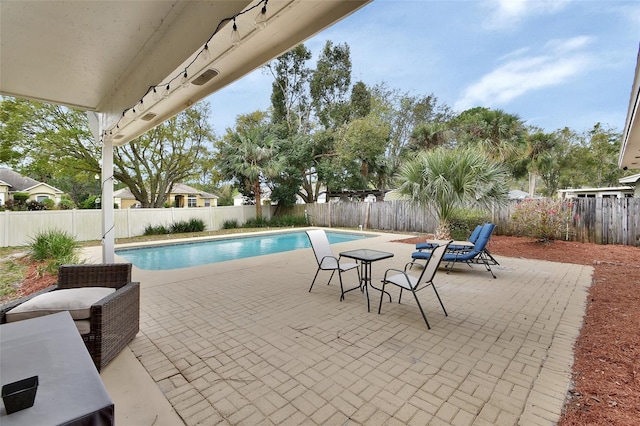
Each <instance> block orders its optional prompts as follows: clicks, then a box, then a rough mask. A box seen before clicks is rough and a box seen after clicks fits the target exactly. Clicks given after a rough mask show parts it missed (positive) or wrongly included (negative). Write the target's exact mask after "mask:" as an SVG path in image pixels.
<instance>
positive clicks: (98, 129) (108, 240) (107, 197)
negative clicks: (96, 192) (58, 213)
mask: <svg viewBox="0 0 640 426" xmlns="http://www.w3.org/2000/svg"><path fill="white" fill-rule="evenodd" d="M87 119H88V120H89V128H90V129H91V133H92V134H93V137H94V138H95V139H96V141H98V143H100V142H101V141H102V170H101V173H102V177H101V178H100V182H101V185H100V187H101V188H102V193H101V194H100V197H101V198H100V210H101V213H102V232H101V234H102V262H104V263H113V262H114V261H115V221H114V214H113V141H112V140H111V138H107V137H105V138H103V137H102V134H103V132H104V129H105V128H106V126H105V119H106V117H105V116H104V115H103V114H99V113H95V112H92V111H88V112H87Z"/></svg>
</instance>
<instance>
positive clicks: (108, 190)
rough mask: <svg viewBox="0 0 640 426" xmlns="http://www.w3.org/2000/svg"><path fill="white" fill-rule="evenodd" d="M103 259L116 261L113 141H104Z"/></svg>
mask: <svg viewBox="0 0 640 426" xmlns="http://www.w3.org/2000/svg"><path fill="white" fill-rule="evenodd" d="M101 182H102V200H101V208H102V261H103V262H104V263H113V262H115V220H114V211H113V141H112V140H111V138H105V140H104V142H103V143H102V179H101Z"/></svg>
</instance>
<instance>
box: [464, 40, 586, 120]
mask: <svg viewBox="0 0 640 426" xmlns="http://www.w3.org/2000/svg"><path fill="white" fill-rule="evenodd" d="M589 41H590V38H589V37H574V38H571V39H566V40H552V41H550V42H548V43H547V45H546V46H545V49H547V50H548V51H547V52H546V53H545V54H540V55H537V56H529V57H523V56H522V55H521V53H523V52H526V51H528V50H527V49H519V50H518V51H516V53H514V54H509V55H505V56H504V58H513V59H510V60H508V61H507V62H505V63H504V64H502V65H500V66H499V67H498V68H496V69H494V70H493V71H491V72H489V73H488V74H486V75H484V76H483V77H482V78H480V80H478V81H477V82H475V83H473V84H471V85H470V86H468V87H467V88H466V90H465V91H464V94H463V95H462V98H461V99H459V100H458V101H457V102H456V104H455V105H454V108H455V109H456V110H458V111H463V110H465V109H468V108H472V107H475V106H478V105H481V106H487V107H495V106H501V105H506V104H508V103H509V102H510V101H512V100H514V99H516V98H518V97H520V96H523V95H524V94H526V93H528V92H530V91H533V90H540V89H543V88H546V87H550V86H555V85H558V84H562V83H565V82H567V81H569V80H570V79H571V78H573V77H575V76H577V75H579V74H580V73H582V72H584V71H585V70H586V69H588V68H589V66H590V64H591V63H592V59H591V56H590V55H589V54H587V53H585V52H584V49H583V48H584V47H585V46H586V45H587V44H588V43H589Z"/></svg>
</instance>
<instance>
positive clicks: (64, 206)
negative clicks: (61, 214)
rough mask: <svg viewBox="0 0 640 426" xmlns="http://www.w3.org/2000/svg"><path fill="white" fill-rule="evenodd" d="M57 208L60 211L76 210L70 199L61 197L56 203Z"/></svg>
mask: <svg viewBox="0 0 640 426" xmlns="http://www.w3.org/2000/svg"><path fill="white" fill-rule="evenodd" d="M58 208H59V209H60V210H73V209H75V208H76V204H75V203H74V202H73V200H72V199H71V198H68V197H64V196H63V197H62V198H61V199H60V202H59V203H58Z"/></svg>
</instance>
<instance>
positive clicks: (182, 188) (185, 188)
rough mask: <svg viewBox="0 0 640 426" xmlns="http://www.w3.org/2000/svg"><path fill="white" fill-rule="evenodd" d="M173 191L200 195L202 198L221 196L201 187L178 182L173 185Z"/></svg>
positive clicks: (174, 192)
mask: <svg viewBox="0 0 640 426" xmlns="http://www.w3.org/2000/svg"><path fill="white" fill-rule="evenodd" d="M171 192H172V193H173V194H192V195H200V198H219V197H218V196H217V195H214V194H210V193H208V192H204V191H201V190H200V189H196V188H194V187H192V186H189V185H185V184H184V183H176V184H175V185H173V190H172V191H171Z"/></svg>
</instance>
